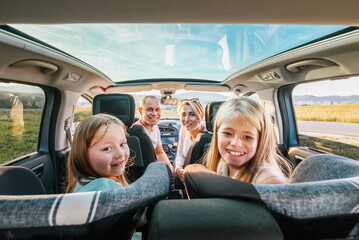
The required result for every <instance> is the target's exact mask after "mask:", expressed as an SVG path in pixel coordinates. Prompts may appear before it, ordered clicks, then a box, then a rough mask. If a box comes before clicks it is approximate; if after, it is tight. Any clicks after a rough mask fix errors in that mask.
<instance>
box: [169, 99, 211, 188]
mask: <svg viewBox="0 0 359 240" xmlns="http://www.w3.org/2000/svg"><path fill="white" fill-rule="evenodd" d="M178 115H179V116H180V120H181V124H182V127H181V131H180V136H179V144H178V149H177V155H176V160H175V166H176V175H177V177H178V178H179V179H180V180H181V181H182V182H183V183H184V175H183V173H184V170H183V164H184V162H185V159H186V156H187V154H188V151H189V149H190V147H191V146H192V144H193V143H194V142H195V141H196V138H197V136H198V133H199V132H201V131H203V130H204V129H205V126H204V125H203V124H201V122H202V120H203V117H204V109H203V106H202V105H201V103H200V102H199V100H198V98H193V99H184V100H182V101H181V104H180V105H179V107H178Z"/></svg>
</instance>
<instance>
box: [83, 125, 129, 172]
mask: <svg viewBox="0 0 359 240" xmlns="http://www.w3.org/2000/svg"><path fill="white" fill-rule="evenodd" d="M106 128H107V130H106ZM92 144H94V145H93V146H92ZM90 146H91V147H90V148H89V149H88V158H89V162H90V165H91V167H92V168H93V169H94V171H95V172H96V173H98V174H99V175H101V176H103V177H116V176H120V175H122V174H123V173H124V170H125V166H126V163H127V160H128V158H129V155H130V150H129V148H128V146H127V140H126V136H125V133H124V131H123V128H122V126H120V125H119V124H110V125H109V126H101V127H100V128H99V129H98V130H97V132H96V134H95V136H94V138H93V139H92V141H91V144H90Z"/></svg>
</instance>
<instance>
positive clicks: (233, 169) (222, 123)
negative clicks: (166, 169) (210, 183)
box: [205, 97, 292, 184]
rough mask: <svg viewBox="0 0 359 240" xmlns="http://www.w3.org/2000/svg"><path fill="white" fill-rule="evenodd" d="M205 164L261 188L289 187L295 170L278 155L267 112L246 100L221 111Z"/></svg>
mask: <svg viewBox="0 0 359 240" xmlns="http://www.w3.org/2000/svg"><path fill="white" fill-rule="evenodd" d="M205 162H206V166H207V168H209V169H210V170H212V171H215V172H217V173H219V174H221V175H225V176H228V177H231V178H233V179H238V180H241V181H245V182H252V183H258V184H284V183H288V178H287V176H288V175H290V173H291V170H292V166H291V164H290V163H289V162H288V161H287V160H286V159H284V158H283V157H282V156H281V155H280V154H279V153H278V152H277V145H276V142H275V135H274V130H273V127H272V123H271V121H270V120H269V117H268V116H267V114H266V113H265V110H264V108H263V107H262V106H261V105H260V104H258V103H257V102H255V101H254V100H252V99H250V98H247V97H240V98H235V99H231V100H228V101H227V102H225V103H224V104H222V105H221V107H220V108H219V109H218V112H217V114H216V117H215V121H214V128H213V137H212V142H211V146H210V148H209V150H208V153H207V155H206V156H205Z"/></svg>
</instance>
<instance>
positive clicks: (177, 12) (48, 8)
mask: <svg viewBox="0 0 359 240" xmlns="http://www.w3.org/2000/svg"><path fill="white" fill-rule="evenodd" d="M357 9H359V1H356V0H344V1H340V3H339V4H338V1H336V0H319V1H303V0H289V1H280V0H237V1H235V0H233V1H222V2H218V1H214V0H206V1H204V0H200V1H188V0H184V1H162V0H161V1H148V0H147V1H146V0H137V1H133V0H126V1H117V0H104V1H95V0H78V1H70V0H64V1H45V2H44V1H40V0H34V1H20V0H13V1H6V2H2V7H1V8H0V23H2V24H12V23H32V24H34V23H35V24H36V23H38V24H51V23H246V24H252V23H266V24H267V23H268V24H269V23H271V24H333V25H349V26H359V18H358V17H357ZM342 44H343V45H340V46H337V47H335V46H333V45H331V44H330V43H326V44H321V45H316V46H315V47H312V48H311V49H309V50H308V49H307V50H306V51H298V50H294V51H290V52H289V53H285V54H281V55H279V56H276V57H273V58H270V59H267V60H264V61H262V62H260V63H259V64H255V65H253V66H251V67H249V68H246V69H244V70H242V71H240V72H239V73H236V74H234V75H232V76H230V77H229V78H228V79H226V80H225V81H224V82H223V85H225V86H228V87H229V88H230V89H232V91H235V92H240V93H246V92H248V91H250V90H255V91H258V90H262V89H266V88H272V87H274V88H276V87H279V86H281V85H284V84H287V83H288V82H289V83H291V82H296V81H302V80H306V81H310V80H315V79H321V78H337V77H342V76H348V75H357V74H359V68H358V67H353V63H354V62H358V60H359V59H357V57H355V56H359V54H357V53H353V52H351V53H349V52H348V49H359V43H357V42H356V40H355V39H352V40H351V41H350V40H349V41H348V40H346V41H344V40H343V41H342ZM11 51H13V50H11V49H10V50H9V53H11ZM34 56H35V55H33V53H31V54H29V56H28V58H29V59H31V58H34ZM35 57H36V56H35ZM37 58H39V57H37ZM308 58H310V59H312V58H314V59H319V60H323V61H327V60H328V61H329V62H333V63H334V64H333V65H331V66H329V67H325V68H322V69H318V68H316V67H314V68H309V69H307V70H306V71H301V72H299V73H294V72H290V71H288V70H286V66H287V65H288V64H291V63H297V62H300V61H304V60H307V59H308ZM45 59H46V60H48V59H50V60H51V61H52V62H53V61H55V63H56V64H58V65H60V66H61V70H62V72H60V73H58V74H60V75H61V74H62V75H64V74H65V73H66V72H70V71H71V70H72V69H73V66H76V65H78V63H76V64H75V63H71V64H70V65H68V64H67V63H65V62H61V61H60V62H59V61H58V60H59V59H58V58H57V59H56V60H54V59H52V58H51V56H46V58H45ZM13 60H14V61H15V60H16V59H15V58H14V59H13ZM6 61H9V59H8V58H6ZM9 63H10V62H9ZM9 63H7V64H9ZM10 64H11V63H10ZM338 66H339V67H338ZM76 67H78V66H76ZM81 68H82V69H83V67H81ZM328 70H329V71H328ZM85 71H89V72H90V74H87V75H86V74H85V75H86V76H85V78H82V79H81V81H80V82H79V83H77V84H72V86H71V83H68V82H64V81H62V77H61V78H59V76H52V78H53V79H55V78H58V79H59V80H61V81H56V80H51V79H49V77H46V76H45V77H44V76H42V77H40V76H36V79H40V80H38V81H39V82H38V83H42V84H44V83H45V84H47V83H50V84H52V85H53V86H55V87H58V88H60V89H70V90H73V91H80V90H81V91H83V92H87V94H88V95H90V96H94V95H96V94H98V93H101V92H102V90H101V88H100V87H103V88H108V89H112V90H111V92H116V91H122V90H121V88H122V89H123V90H124V91H127V89H128V88H129V87H130V88H131V89H135V90H141V89H145V90H147V89H149V88H152V89H153V88H154V87H162V88H163V87H164V86H165V87H166V88H168V89H171V88H174V89H178V88H182V85H181V84H177V85H176V84H174V83H171V82H168V83H161V84H153V82H151V83H148V84H144V83H143V84H142V85H141V84H138V85H137V86H129V85H128V84H124V85H123V86H118V89H114V86H113V85H114V84H112V83H111V81H109V80H108V79H107V78H106V76H104V75H101V74H98V73H96V72H94V71H92V70H91V69H85ZM267 73H270V74H274V73H276V74H278V75H279V76H280V78H276V79H274V80H272V81H264V80H263V79H261V77H260V76H261V75H262V74H267ZM6 74H9V75H6ZM6 74H5V75H2V76H0V77H3V78H4V76H5V78H9V79H11V78H12V77H11V72H9V71H7V72H6ZM62 75H61V76H62ZM33 76H35V75H33ZM99 80H100V81H99ZM101 81H102V83H101ZM179 81H180V80H178V82H179ZM184 81H185V80H184ZM99 82H100V84H99ZM151 84H152V85H151ZM180 85H181V86H180ZM80 86H81V87H80ZM89 88H91V90H89ZM184 88H185V89H186V88H187V89H188V90H191V89H192V88H196V86H194V87H192V88H191V87H190V86H189V85H188V86H187V85H184ZM109 92H110V91H109Z"/></svg>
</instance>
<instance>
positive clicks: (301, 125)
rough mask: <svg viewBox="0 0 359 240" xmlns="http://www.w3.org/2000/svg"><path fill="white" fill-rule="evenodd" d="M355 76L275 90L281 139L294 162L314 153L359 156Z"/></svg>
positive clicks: (358, 111)
mask: <svg viewBox="0 0 359 240" xmlns="http://www.w3.org/2000/svg"><path fill="white" fill-rule="evenodd" d="M354 81H357V78H348V79H343V80H337V81H332V80H331V81H329V80H324V81H317V82H311V83H303V84H298V85H287V86H285V87H283V88H281V89H280V90H279V95H278V96H279V97H278V98H279V102H280V109H281V114H282V119H284V121H283V129H284V131H283V140H284V143H285V145H286V146H287V147H288V155H289V158H290V159H291V160H292V161H293V162H295V163H296V164H297V163H299V162H301V161H302V160H304V159H305V158H307V157H309V156H311V155H315V154H318V153H331V154H336V155H340V156H345V157H348V158H352V159H359V115H358V114H359V95H358V94H357V92H356V91H357V90H356V89H353V88H352V86H353V82H354Z"/></svg>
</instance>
